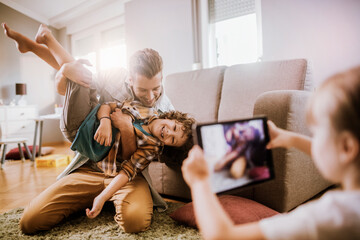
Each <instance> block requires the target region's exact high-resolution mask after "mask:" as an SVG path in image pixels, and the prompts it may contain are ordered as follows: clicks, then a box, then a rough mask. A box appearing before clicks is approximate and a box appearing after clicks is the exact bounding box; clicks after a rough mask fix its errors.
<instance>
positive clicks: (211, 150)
mask: <svg viewBox="0 0 360 240" xmlns="http://www.w3.org/2000/svg"><path fill="white" fill-rule="evenodd" d="M193 130H194V142H195V143H197V144H198V145H200V147H201V148H203V150H204V155H205V159H206V161H207V162H208V166H209V168H210V182H211V187H212V190H213V192H215V193H220V192H224V191H228V190H232V189H235V188H240V187H244V186H248V185H251V184H255V183H260V182H264V181H268V180H270V179H273V178H274V170H273V160H272V152H271V150H269V149H266V144H267V143H268V142H269V133H268V126H267V119H266V117H254V118H248V119H239V120H234V121H227V122H216V123H204V124H197V125H195V126H194V129H193Z"/></svg>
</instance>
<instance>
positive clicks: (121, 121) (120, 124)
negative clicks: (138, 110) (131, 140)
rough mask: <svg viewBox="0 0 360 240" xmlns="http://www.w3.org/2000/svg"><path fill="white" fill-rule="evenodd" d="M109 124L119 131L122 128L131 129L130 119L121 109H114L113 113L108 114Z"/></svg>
mask: <svg viewBox="0 0 360 240" xmlns="http://www.w3.org/2000/svg"><path fill="white" fill-rule="evenodd" d="M110 117H111V122H112V125H113V126H114V127H116V128H117V129H119V130H120V132H121V129H124V128H132V118H131V117H130V115H129V114H126V113H123V112H122V111H121V109H119V108H116V109H115V111H114V112H113V113H111V114H110Z"/></svg>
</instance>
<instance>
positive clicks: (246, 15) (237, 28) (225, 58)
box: [208, 0, 262, 66]
mask: <svg viewBox="0 0 360 240" xmlns="http://www.w3.org/2000/svg"><path fill="white" fill-rule="evenodd" d="M208 4H209V5H208V8H209V21H210V23H209V64H210V66H216V65H228V66H229V65H234V64H240V63H250V62H256V61H258V60H259V59H260V58H261V56H262V41H261V38H262V36H261V24H260V23H261V21H260V1H258V0H237V1H236V0H209V2H208Z"/></svg>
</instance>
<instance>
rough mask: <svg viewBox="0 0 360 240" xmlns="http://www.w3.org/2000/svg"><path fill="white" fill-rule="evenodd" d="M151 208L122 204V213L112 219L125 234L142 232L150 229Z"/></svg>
mask: <svg viewBox="0 0 360 240" xmlns="http://www.w3.org/2000/svg"><path fill="white" fill-rule="evenodd" d="M152 215H153V207H152V205H151V206H148V207H146V206H144V205H142V204H141V203H140V202H138V203H128V202H123V203H122V211H121V212H120V213H117V214H116V215H115V217H114V219H115V221H116V222H117V223H118V224H119V226H120V227H121V228H122V229H123V230H124V232H127V233H136V232H143V231H146V230H148V229H149V228H150V224H151V218H152Z"/></svg>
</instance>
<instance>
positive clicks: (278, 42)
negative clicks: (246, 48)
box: [261, 0, 360, 85]
mask: <svg viewBox="0 0 360 240" xmlns="http://www.w3.org/2000/svg"><path fill="white" fill-rule="evenodd" d="M261 8H262V31H263V53H264V55H263V60H264V61H267V60H278V59H289V58H307V59H309V60H311V61H312V65H313V77H314V80H315V85H317V84H318V83H320V82H321V81H322V80H324V79H325V78H327V77H329V76H330V75H332V74H334V73H336V72H338V71H343V70H346V69H348V68H350V67H353V66H356V65H360V54H359V53H360V25H359V23H360V1H358V0H316V1H311V0H296V1H288V0H263V1H261Z"/></svg>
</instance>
